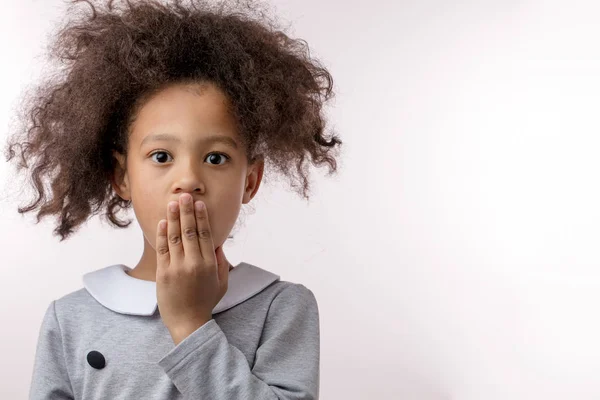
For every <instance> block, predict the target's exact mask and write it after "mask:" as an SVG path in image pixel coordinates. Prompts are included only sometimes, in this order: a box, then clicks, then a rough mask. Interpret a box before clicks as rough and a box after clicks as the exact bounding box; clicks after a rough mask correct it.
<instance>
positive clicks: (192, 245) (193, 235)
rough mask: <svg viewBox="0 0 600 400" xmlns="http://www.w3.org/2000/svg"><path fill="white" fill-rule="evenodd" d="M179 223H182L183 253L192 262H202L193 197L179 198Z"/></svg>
mask: <svg viewBox="0 0 600 400" xmlns="http://www.w3.org/2000/svg"><path fill="white" fill-rule="evenodd" d="M179 210H180V213H179V221H180V223H181V239H182V241H183V253H184V256H185V257H186V258H190V260H200V259H201V257H202V255H201V254H200V244H199V243H198V229H197V227H196V213H195V212H194V203H193V199H192V196H191V195H189V194H188V193H184V194H182V195H181V196H179Z"/></svg>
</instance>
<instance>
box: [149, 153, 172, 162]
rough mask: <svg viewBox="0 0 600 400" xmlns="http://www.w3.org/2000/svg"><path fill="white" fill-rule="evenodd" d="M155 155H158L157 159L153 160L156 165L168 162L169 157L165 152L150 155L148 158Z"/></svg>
mask: <svg viewBox="0 0 600 400" xmlns="http://www.w3.org/2000/svg"><path fill="white" fill-rule="evenodd" d="M155 155H158V157H157V158H156V159H155V160H157V162H158V164H164V162H163V161H165V162H166V161H168V157H170V156H169V154H168V153H167V152H166V151H157V152H154V153H152V154H151V155H150V157H154V156H155Z"/></svg>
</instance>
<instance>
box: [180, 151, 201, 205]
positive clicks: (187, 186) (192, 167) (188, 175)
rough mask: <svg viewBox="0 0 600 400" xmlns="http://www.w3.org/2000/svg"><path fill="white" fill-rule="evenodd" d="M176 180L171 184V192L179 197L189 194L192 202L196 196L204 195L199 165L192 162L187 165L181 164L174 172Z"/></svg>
mask: <svg viewBox="0 0 600 400" xmlns="http://www.w3.org/2000/svg"><path fill="white" fill-rule="evenodd" d="M175 174H176V178H175V181H174V182H173V192H174V193H176V194H178V195H180V194H182V193H189V194H191V195H192V197H193V198H194V200H197V196H198V195H200V194H204V192H205V185H204V182H203V179H202V176H201V175H202V174H201V165H198V163H197V162H196V161H194V160H192V161H190V162H188V163H185V164H184V163H182V164H181V166H180V168H178V169H177V171H176V172H175Z"/></svg>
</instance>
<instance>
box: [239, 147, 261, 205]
mask: <svg viewBox="0 0 600 400" xmlns="http://www.w3.org/2000/svg"><path fill="white" fill-rule="evenodd" d="M264 168H265V162H264V159H263V158H262V157H259V158H257V160H256V161H254V163H252V164H250V165H249V166H248V175H247V176H246V184H245V187H244V197H243V199H242V204H248V203H249V202H250V200H252V198H253V197H254V196H255V195H256V192H258V188H259V187H260V183H261V181H262V177H263V171H264Z"/></svg>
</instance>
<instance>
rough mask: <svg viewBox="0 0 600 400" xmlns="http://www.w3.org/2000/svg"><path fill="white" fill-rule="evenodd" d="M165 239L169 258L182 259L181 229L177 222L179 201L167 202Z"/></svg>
mask: <svg viewBox="0 0 600 400" xmlns="http://www.w3.org/2000/svg"><path fill="white" fill-rule="evenodd" d="M167 239H168V242H169V253H170V256H171V260H181V259H183V245H182V243H181V229H180V224H179V203H177V202H176V201H171V202H169V205H168V210H167Z"/></svg>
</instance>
